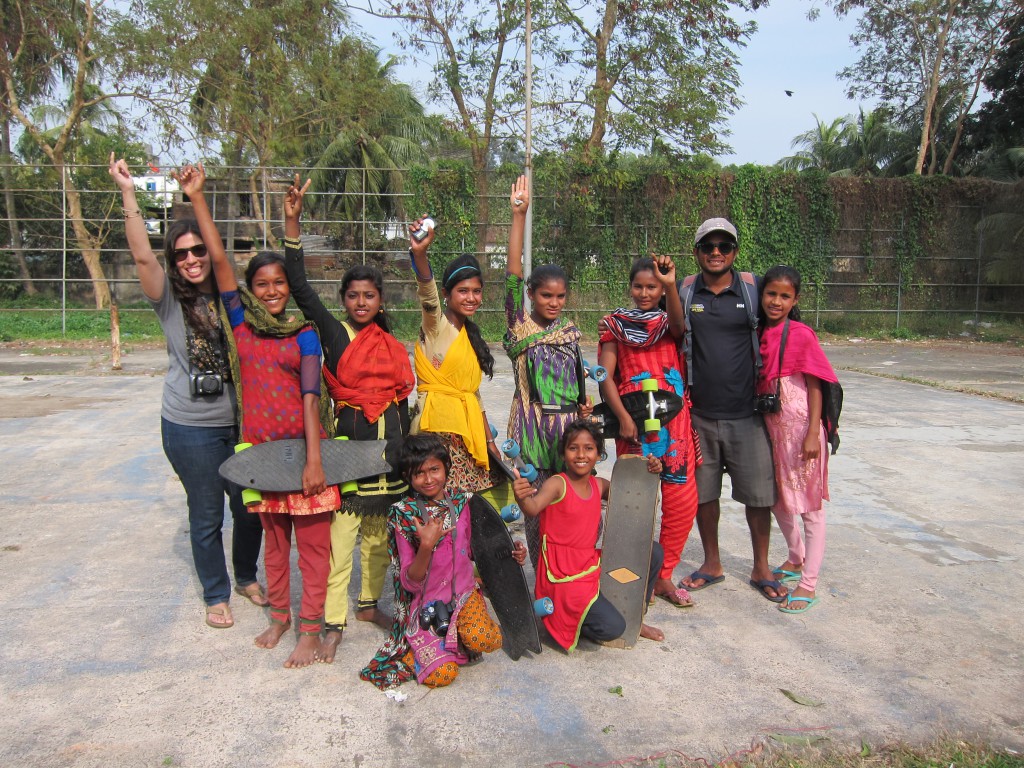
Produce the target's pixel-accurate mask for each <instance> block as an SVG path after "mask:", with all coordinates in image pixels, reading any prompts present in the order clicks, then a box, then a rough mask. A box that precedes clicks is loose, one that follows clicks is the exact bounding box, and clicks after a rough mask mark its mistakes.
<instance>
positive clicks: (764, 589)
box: [749, 579, 788, 603]
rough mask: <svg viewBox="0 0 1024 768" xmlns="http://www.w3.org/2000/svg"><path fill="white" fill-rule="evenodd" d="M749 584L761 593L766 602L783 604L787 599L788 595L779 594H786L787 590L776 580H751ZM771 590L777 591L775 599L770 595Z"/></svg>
mask: <svg viewBox="0 0 1024 768" xmlns="http://www.w3.org/2000/svg"><path fill="white" fill-rule="evenodd" d="M749 583H750V586H752V587H753V588H754V589H756V590H757V591H758V592H760V593H761V597H763V598H764V599H765V600H771V601H772V602H773V603H781V602H782V601H783V600H785V599H786V597H787V594H788V593H787V594H781V595H780V594H778V593H779V592H783V593H785V592H786V590H785V589H784V588H783V586H782V585H781V584H780V583H779V582H777V581H776V580H775V579H751V580H750V582H749ZM769 589H773V590H775V593H776V594H775V597H772V596H771V595H769V594H768V590H769Z"/></svg>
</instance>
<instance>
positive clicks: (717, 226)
mask: <svg viewBox="0 0 1024 768" xmlns="http://www.w3.org/2000/svg"><path fill="white" fill-rule="evenodd" d="M712 232H728V233H729V234H730V235H732V237H733V240H737V241H738V240H739V236H738V235H737V234H736V227H734V226H733V225H732V222H731V221H729V220H728V219H723V218H720V217H719V218H717V219H708V220H707V221H705V222H704V223H703V224H701V225H700V226H699V227H697V236H696V237H695V238H694V239H693V244H694V245H696V244H697V243H699V242H700V241H701V240H703V239H704V238H705V237H707V236H708V235H710V234H711V233H712Z"/></svg>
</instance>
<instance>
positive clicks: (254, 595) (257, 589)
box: [235, 581, 270, 608]
mask: <svg viewBox="0 0 1024 768" xmlns="http://www.w3.org/2000/svg"><path fill="white" fill-rule="evenodd" d="M235 593H236V594H239V595H241V596H242V597H244V598H245V599H246V600H248V601H249V602H250V603H252V604H253V605H255V606H256V607H257V608H266V607H267V606H268V605H270V601H269V600H268V599H267V591H266V590H265V589H263V586H262V585H261V584H260V583H259V582H258V581H254V582H253V583H252V584H246V585H245V586H244V587H243V586H242V585H241V584H236V585H235Z"/></svg>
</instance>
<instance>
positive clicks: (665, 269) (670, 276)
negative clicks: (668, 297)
mask: <svg viewBox="0 0 1024 768" xmlns="http://www.w3.org/2000/svg"><path fill="white" fill-rule="evenodd" d="M651 258H652V259H653V260H654V266H655V267H657V269H656V270H654V276H655V277H656V278H657V280H658V282H659V283H661V284H662V285H664V286H665V287H666V289H672V290H675V287H676V265H675V263H674V262H673V261H672V257H671V256H659V255H658V254H656V253H652V254H651Z"/></svg>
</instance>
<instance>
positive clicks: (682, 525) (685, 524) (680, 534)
mask: <svg viewBox="0 0 1024 768" xmlns="http://www.w3.org/2000/svg"><path fill="white" fill-rule="evenodd" d="M696 516H697V475H696V473H695V472H691V473H690V474H689V477H687V478H686V484H685V485H681V484H679V483H668V482H665V481H662V483H661V536H660V537H659V538H658V542H659V543H660V544H661V548H662V549H663V550H665V562H664V563H662V566H661V573H660V577H661V578H663V579H671V578H672V571H674V570H675V567H676V566H677V565H679V560H680V558H681V557H682V555H683V547H685V546H686V540H687V539H688V538H689V536H690V530H691V529H692V528H693V519H694V518H695V517H696Z"/></svg>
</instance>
